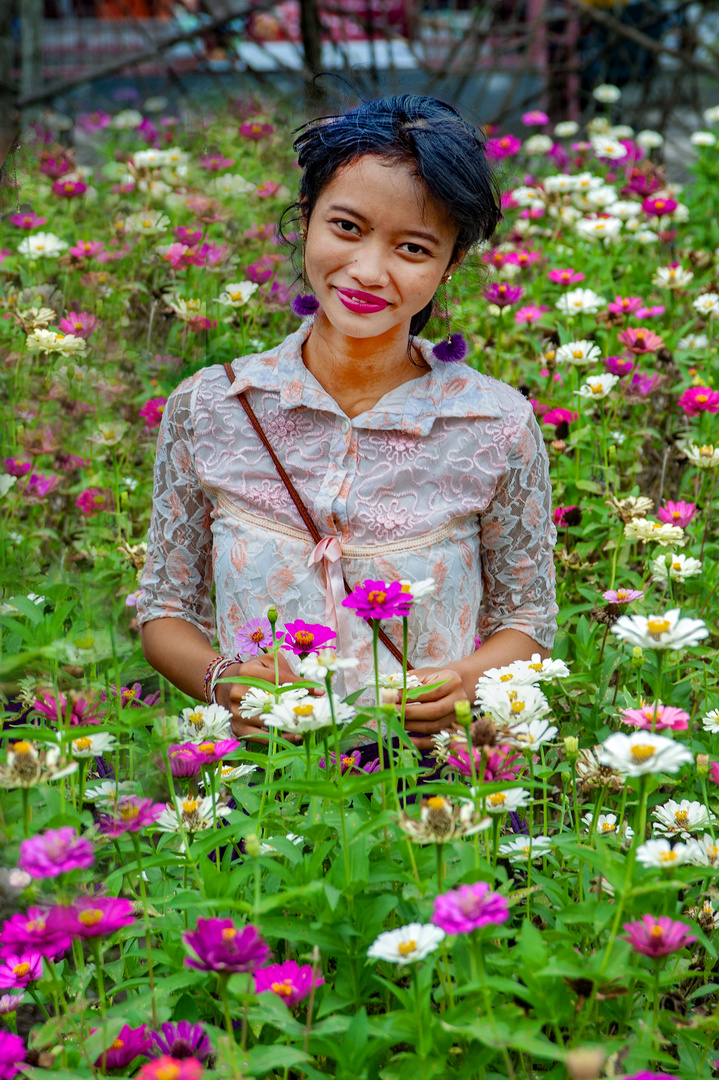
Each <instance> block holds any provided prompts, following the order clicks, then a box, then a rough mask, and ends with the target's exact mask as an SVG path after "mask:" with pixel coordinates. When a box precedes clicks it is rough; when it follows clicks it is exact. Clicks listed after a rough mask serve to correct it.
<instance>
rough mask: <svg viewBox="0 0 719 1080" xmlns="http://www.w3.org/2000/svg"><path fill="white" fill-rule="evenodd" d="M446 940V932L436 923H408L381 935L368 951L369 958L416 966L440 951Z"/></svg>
mask: <svg viewBox="0 0 719 1080" xmlns="http://www.w3.org/2000/svg"><path fill="white" fill-rule="evenodd" d="M444 938H445V933H444V930H440V928H439V927H438V926H435V925H434V923H407V925H406V926H399V927H397V929H396V930H386V931H385V932H384V933H383V934H380V935H379V937H378V938H376V939H375V940H374V941H373V942H372V944H371V945H370V947H369V949H368V950H367V956H368V957H369V958H370V959H371V960H386V961H388V963H390V964H414V963H416V961H417V960H424V958H425V956H429V954H430V953H432V952H434V951H435V949H438V948H439V946H440V945H441V944H442V942H443V941H444Z"/></svg>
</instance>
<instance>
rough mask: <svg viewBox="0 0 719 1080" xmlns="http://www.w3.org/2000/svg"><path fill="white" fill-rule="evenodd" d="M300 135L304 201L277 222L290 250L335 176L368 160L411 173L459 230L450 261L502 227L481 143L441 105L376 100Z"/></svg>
mask: <svg viewBox="0 0 719 1080" xmlns="http://www.w3.org/2000/svg"><path fill="white" fill-rule="evenodd" d="M297 130H298V131H299V133H300V134H299V135H298V136H297V138H296V139H295V143H294V149H295V151H296V153H297V158H298V162H299V165H300V168H301V169H302V170H303V173H302V179H301V181H300V189H299V197H298V199H297V201H296V202H294V203H293V204H292V205H291V206H289V207H288V208H287V209H286V210H285V212H284V213H283V215H282V218H281V220H280V224H279V228H278V237H279V239H280V241H281V242H283V243H286V244H290V243H291V242H292V241H291V240H290V239H289V238H288V236H287V234H286V233H285V232H284V226H285V224H286V223H288V222H289V221H297V220H298V218H299V219H304V220H306V221H309V219H310V217H311V215H312V211H313V209H314V207H315V205H316V203H317V200H318V198H319V196H320V194H321V193H322V191H323V189H324V188H325V187H326V186H327V184H328V183H329V182H330V181H331V180H332V178H333V177H334V175H335V173H336V172H337V171H338V170H339V169H341V168H342V167H343V166H345V165H349V164H350V163H351V162H353V161H356V160H357V159H358V158H361V157H364V156H365V155H367V154H372V155H374V156H376V157H380V158H384V159H385V160H388V161H392V162H396V163H397V164H405V165H408V166H409V167H410V168H411V170H412V172H413V174H414V175H415V176H416V177H417V179H419V180H421V181H422V183H423V184H424V185H425V188H426V189H427V191H428V193H429V194H430V196H432V198H433V199H435V200H436V202H437V203H438V204H439V205H440V206H442V207H443V208H444V209H445V211H446V212H447V213H448V214H449V216H450V218H451V220H452V221H453V222H454V223H455V225H456V227H457V239H456V242H455V246H454V251H453V253H452V260H454V259H455V258H457V257H458V256H459V255H460V254H463V253H465V252H467V251H468V250H469V249H470V248H471V247H472V246H473V245H474V244H476V243H477V241H479V240H488V239H489V238H490V237H491V236H492V234H493V233H494V230H495V229H496V227H497V225H498V224H499V222H500V220H501V217H502V211H501V208H500V206H501V204H500V197H499V190H498V188H497V185H496V182H495V181H494V179H493V177H492V174H491V171H490V168H489V165H488V163H487V158H486V156H485V142H484V137H483V135H482V133H481V132H480V131H479V130H478V129H477V128H475V127H473V126H472V125H471V124H469V123H467V122H466V121H465V120H464V119H463V118H462V117H461V116H460V115H459V113H458V112H457V110H456V109H453V108H452V106H451V105H447V104H446V103H445V102H444V101H439V100H438V99H437V98H431V97H421V96H419V95H416V94H403V95H401V96H394V97H384V98H374V99H372V100H370V101H365V102H363V103H362V104H361V105H359V106H357V108H354V109H352V110H350V111H349V112H347V113H345V114H343V115H339V116H323V117H320V118H319V119H317V120H311V121H310V122H309V123H307V124H304V125H303V126H302V127H301V128H298V129H297ZM293 247H294V246H293ZM431 314H432V301H430V303H429V304H427V305H426V307H424V308H422V310H421V311H418V312H417V313H416V314H415V315H413V316H412V320H411V322H410V334H412V335H415V334H419V333H420V331H421V330H422V329H423V328H424V326H425V325H426V323H427V322H428V320H429V318H430V316H431Z"/></svg>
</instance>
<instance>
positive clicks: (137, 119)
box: [110, 109, 143, 131]
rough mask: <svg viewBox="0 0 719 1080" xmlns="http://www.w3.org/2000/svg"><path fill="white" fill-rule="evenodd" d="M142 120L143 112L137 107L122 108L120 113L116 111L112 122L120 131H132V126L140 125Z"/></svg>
mask: <svg viewBox="0 0 719 1080" xmlns="http://www.w3.org/2000/svg"><path fill="white" fill-rule="evenodd" d="M142 121H143V116H142V113H141V112H138V110H137V109H120V111H119V112H118V113H115V115H114V116H113V118H112V120H111V121H110V123H111V126H112V127H114V128H116V129H117V130H118V131H130V130H131V129H132V128H136V127H139V126H140V124H141V123H142Z"/></svg>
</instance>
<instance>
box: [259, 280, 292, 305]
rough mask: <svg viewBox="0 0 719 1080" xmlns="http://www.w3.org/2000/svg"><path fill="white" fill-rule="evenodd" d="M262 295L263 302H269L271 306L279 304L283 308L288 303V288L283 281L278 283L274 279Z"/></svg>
mask: <svg viewBox="0 0 719 1080" xmlns="http://www.w3.org/2000/svg"><path fill="white" fill-rule="evenodd" d="M262 295H263V297H264V299H265V300H270V301H272V303H273V304H281V305H282V306H283V307H284V306H285V305H287V304H288V303H289V302H290V287H289V285H287V284H286V283H285V282H284V281H278V280H277V278H275V280H274V281H271V282H270V284H269V285H268V286H267V288H266V289H265V291H264V293H263V294H262Z"/></svg>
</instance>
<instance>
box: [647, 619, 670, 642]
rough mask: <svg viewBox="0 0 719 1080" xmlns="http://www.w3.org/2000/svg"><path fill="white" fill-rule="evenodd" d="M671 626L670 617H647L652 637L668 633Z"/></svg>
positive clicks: (648, 628)
mask: <svg viewBox="0 0 719 1080" xmlns="http://www.w3.org/2000/svg"><path fill="white" fill-rule="evenodd" d="M670 626H671V623H670V622H669V619H647V630H648V631H649V633H650V634H651V636H652V637H657V638H658V637H659V636H660V634H666V632H667V630H668V629H669V627H670Z"/></svg>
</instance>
